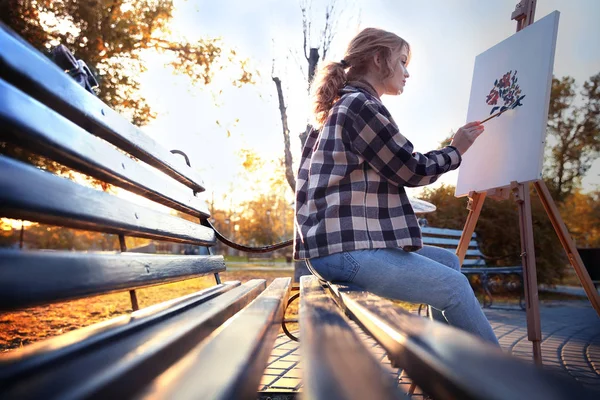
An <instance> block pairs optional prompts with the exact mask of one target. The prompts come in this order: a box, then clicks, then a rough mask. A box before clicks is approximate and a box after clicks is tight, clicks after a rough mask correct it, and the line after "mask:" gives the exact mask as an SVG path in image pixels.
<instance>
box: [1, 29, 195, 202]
mask: <svg viewBox="0 0 600 400" xmlns="http://www.w3.org/2000/svg"><path fill="white" fill-rule="evenodd" d="M0 76H1V77H2V78H4V79H5V80H7V81H8V82H10V83H11V84H13V85H15V86H16V87H18V88H19V89H20V90H23V91H25V92H26V93H27V94H29V95H30V96H32V97H34V98H35V99H37V100H38V101H40V102H42V103H43V104H45V105H46V106H48V107H50V108H52V109H54V110H56V111H57V112H58V113H59V114H61V115H64V116H65V117H67V118H68V119H70V120H71V121H73V122H75V123H76V124H77V125H79V126H81V127H82V128H84V129H85V130H87V131H89V132H91V133H93V134H94V135H96V136H99V137H101V138H103V139H105V140H107V141H108V142H111V143H112V144H114V145H115V146H117V147H119V148H121V149H123V150H125V151H126V152H128V153H129V154H131V155H133V156H135V157H136V158H138V159H140V160H142V161H144V162H146V163H148V164H150V165H152V166H154V167H156V168H157V169H159V170H161V171H163V172H164V173H166V174H167V175H169V176H171V177H173V178H174V179H176V180H178V181H179V182H181V183H183V184H184V185H186V186H188V187H190V188H192V189H194V190H196V191H203V190H204V184H203V182H202V179H201V178H200V177H199V176H198V173H197V172H196V171H195V170H193V169H192V168H190V167H188V166H187V165H185V163H184V162H183V160H182V159H180V157H179V156H176V155H173V154H171V153H170V152H169V151H167V150H166V149H164V148H163V147H162V146H160V145H159V144H157V143H156V142H155V141H154V139H152V138H151V137H150V136H148V135H147V134H145V133H144V132H143V131H142V130H141V129H139V128H138V127H136V126H134V125H132V124H131V123H130V122H129V121H127V120H126V119H125V118H124V117H122V116H121V115H119V114H118V113H117V112H116V111H114V110H112V109H111V108H110V107H109V106H107V105H106V104H104V103H103V102H102V101H101V100H100V99H98V98H97V97H95V96H93V95H92V94H90V93H88V92H87V91H86V90H85V89H84V88H82V87H81V86H79V84H77V82H75V80H74V79H72V78H71V77H70V76H69V75H67V74H65V72H64V71H62V70H61V69H60V68H59V67H58V66H57V65H55V64H54V63H52V62H51V61H50V60H49V59H48V58H46V57H44V56H43V55H42V54H41V53H40V52H38V51H37V50H36V49H34V48H33V47H32V46H31V45H30V44H29V43H27V42H25V41H24V40H23V39H21V38H19V37H16V36H14V35H13V34H11V33H10V31H9V30H7V28H6V27H5V26H4V25H0ZM57 89H60V90H57Z"/></svg>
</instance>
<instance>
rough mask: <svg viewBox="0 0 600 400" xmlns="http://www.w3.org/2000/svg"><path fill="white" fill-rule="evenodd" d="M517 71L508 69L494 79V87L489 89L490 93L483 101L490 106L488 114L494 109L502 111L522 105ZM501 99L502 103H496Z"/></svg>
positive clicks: (522, 97)
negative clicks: (500, 76)
mask: <svg viewBox="0 0 600 400" xmlns="http://www.w3.org/2000/svg"><path fill="white" fill-rule="evenodd" d="M518 80H519V79H518V78H517V71H516V70H515V71H514V74H513V71H512V70H510V71H508V72H507V73H506V74H504V75H502V78H500V79H496V81H495V82H494V87H493V88H492V90H490V93H489V94H488V95H487V96H486V98H485V102H486V103H487V104H489V105H490V106H494V107H492V110H491V111H490V115H491V114H493V113H495V112H496V111H500V112H504V111H506V110H508V109H514V108H516V107H519V106H522V105H523V103H521V100H523V99H524V98H525V95H524V94H522V91H521V88H520V87H519V85H518V84H517V81H518ZM499 101H501V102H502V103H503V104H502V105H498V102H499Z"/></svg>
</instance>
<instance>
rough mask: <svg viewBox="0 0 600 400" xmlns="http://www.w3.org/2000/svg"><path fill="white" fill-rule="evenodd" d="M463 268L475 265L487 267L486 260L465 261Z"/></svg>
mask: <svg viewBox="0 0 600 400" xmlns="http://www.w3.org/2000/svg"><path fill="white" fill-rule="evenodd" d="M462 265H463V266H465V265H466V266H475V265H485V260H481V259H479V260H465V261H464V262H463V264H462Z"/></svg>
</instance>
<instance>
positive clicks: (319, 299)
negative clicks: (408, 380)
mask: <svg viewBox="0 0 600 400" xmlns="http://www.w3.org/2000/svg"><path fill="white" fill-rule="evenodd" d="M300 338H301V339H300V351H301V357H302V359H301V362H302V379H303V395H304V396H305V397H306V398H308V399H357V400H358V399H360V400H362V399H398V398H404V396H403V395H402V394H401V393H400V392H399V390H398V388H397V384H396V382H394V380H393V379H392V377H391V375H390V374H389V372H386V371H385V370H384V369H383V367H382V365H381V363H379V362H378V361H377V360H376V359H375V358H374V356H373V355H372V354H371V353H370V351H369V350H368V349H367V348H366V347H365V346H364V344H363V343H362V340H361V339H360V338H359V337H358V335H357V334H356V333H355V332H354V331H353V329H352V328H351V327H350V325H349V324H348V322H347V320H346V319H345V318H344V317H343V315H342V313H341V312H340V310H339V308H338V307H337V305H336V304H335V302H334V301H333V300H332V299H331V298H330V297H329V296H328V295H327V294H326V293H325V291H324V290H323V288H322V287H321V284H320V283H319V280H318V279H317V278H316V277H314V276H303V277H301V278H300Z"/></svg>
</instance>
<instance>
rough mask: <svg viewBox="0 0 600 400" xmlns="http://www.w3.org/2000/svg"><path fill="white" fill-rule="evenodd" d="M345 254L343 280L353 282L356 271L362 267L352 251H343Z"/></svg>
mask: <svg viewBox="0 0 600 400" xmlns="http://www.w3.org/2000/svg"><path fill="white" fill-rule="evenodd" d="M343 256H344V268H343V281H344V282H353V281H354V277H355V276H356V273H357V272H358V270H359V269H360V264H359V263H358V261H356V259H355V258H354V257H352V252H348V251H345V252H344V253H343Z"/></svg>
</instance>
